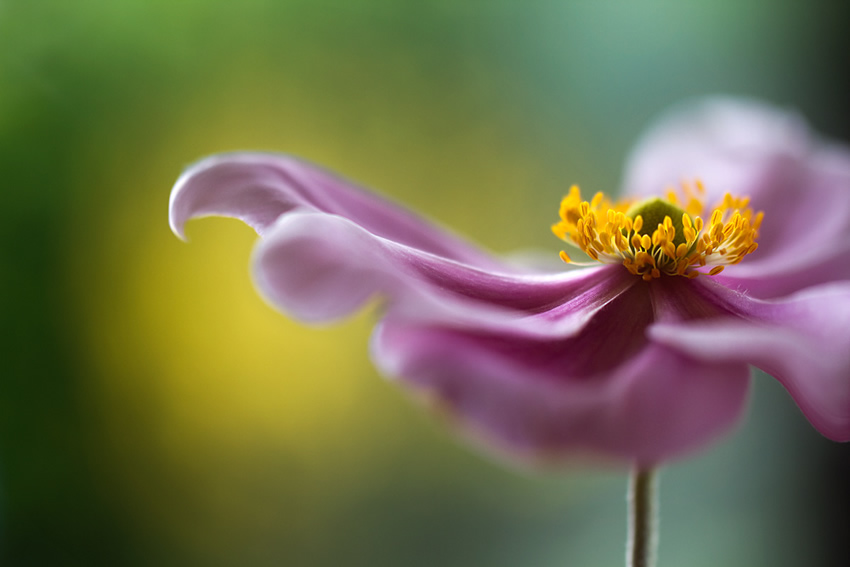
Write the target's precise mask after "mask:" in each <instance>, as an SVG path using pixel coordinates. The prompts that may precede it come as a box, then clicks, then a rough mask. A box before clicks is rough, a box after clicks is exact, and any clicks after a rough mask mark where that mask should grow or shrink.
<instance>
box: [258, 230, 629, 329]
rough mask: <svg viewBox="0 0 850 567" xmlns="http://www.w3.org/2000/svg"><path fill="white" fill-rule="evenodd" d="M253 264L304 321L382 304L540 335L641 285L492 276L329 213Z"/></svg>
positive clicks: (603, 275) (614, 273)
mask: <svg viewBox="0 0 850 567" xmlns="http://www.w3.org/2000/svg"><path fill="white" fill-rule="evenodd" d="M253 264H254V277H255V280H256V282H257V285H258V287H259V288H260V290H261V292H262V293H263V295H264V296H265V297H266V298H267V299H268V300H269V302H270V303H272V304H273V305H275V306H277V307H278V308H280V309H281V310H283V311H284V312H286V313H289V314H291V315H293V316H295V317H296V318H298V319H301V320H304V321H308V322H314V323H321V322H327V321H333V320H336V319H339V318H341V317H344V316H346V315H348V314H350V313H352V312H353V311H354V310H356V309H358V308H359V307H361V306H362V305H363V304H364V303H365V302H366V301H368V300H369V299H370V298H372V297H376V296H377V297H381V298H382V299H385V300H386V309H387V311H388V312H399V313H400V312H404V313H405V314H406V315H407V316H417V317H419V318H420V319H422V320H426V319H427V320H434V319H440V320H442V321H454V322H455V323H458V322H461V321H467V322H469V324H472V325H476V326H482V325H485V324H490V325H493V326H494V328H495V327H496V326H503V327H506V328H511V329H525V330H526V332H528V333H532V334H540V333H552V332H556V333H561V334H564V333H565V334H570V333H572V332H574V331H575V329H578V328H580V327H581V326H582V325H583V324H584V322H585V320H586V318H587V317H589V314H592V313H593V311H594V309H596V308H598V307H600V306H602V305H604V304H605V303H606V302H607V301H610V300H611V299H612V298H613V297H615V296H616V295H618V294H619V293H621V292H622V290H624V289H626V288H628V287H629V286H631V285H633V284H634V282H635V278H634V277H630V274H628V273H627V272H626V271H625V270H622V269H619V268H618V267H617V266H608V267H601V268H597V269H592V270H582V271H573V272H564V273H561V274H556V275H550V276H544V275H516V274H506V273H498V272H488V271H486V270H481V269H479V268H476V267H474V266H469V265H467V264H463V263H460V262H457V261H454V260H450V259H447V258H444V257H441V256H437V255H435V254H430V253H428V252H424V251H422V250H420V249H417V248H414V247H411V246H407V245H405V244H402V243H399V242H395V241H392V240H389V239H386V238H382V237H380V236H376V235H375V234H372V233H371V232H369V231H367V230H366V229H364V228H363V227H361V226H359V225H357V224H355V223H354V222H352V221H350V220H348V219H344V218H342V217H338V216H335V215H326V214H322V213H290V214H289V215H286V216H284V217H283V218H281V219H280V220H279V221H278V222H277V223H276V224H275V225H274V226H273V227H271V228H270V229H269V230H268V231H267V232H266V235H265V237H264V238H263V239H262V240H261V241H260V242H259V244H258V246H257V248H256V250H255V254H254V263H253Z"/></svg>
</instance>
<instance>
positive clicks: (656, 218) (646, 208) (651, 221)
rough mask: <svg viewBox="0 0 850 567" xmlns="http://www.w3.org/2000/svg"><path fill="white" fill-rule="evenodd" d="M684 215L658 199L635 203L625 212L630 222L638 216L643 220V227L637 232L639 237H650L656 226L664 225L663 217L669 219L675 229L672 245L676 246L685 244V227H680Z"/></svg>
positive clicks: (675, 207)
mask: <svg viewBox="0 0 850 567" xmlns="http://www.w3.org/2000/svg"><path fill="white" fill-rule="evenodd" d="M684 214H685V211H683V210H682V209H680V208H679V207H677V206H676V205H674V204H672V203H670V202H669V201H665V200H664V199H659V198H658V197H652V198H650V199H646V200H644V201H641V202H639V203H635V204H634V205H633V206H632V208H630V209H629V210H628V211H626V216H627V217H629V218H631V219H632V220H634V219H635V217H637V216H638V215H640V216H641V217H642V218H643V227H641V229H640V231H639V234H641V235H643V234H648V235H649V236H652V233H653V232H655V229H657V228H658V225H659V224H663V223H664V217H670V220H671V221H673V227H674V228H675V229H676V236H675V237H674V238H673V244H675V245H676V246H678V245H679V244H683V243H684V242H685V227H684V226H683V225H682V215H684Z"/></svg>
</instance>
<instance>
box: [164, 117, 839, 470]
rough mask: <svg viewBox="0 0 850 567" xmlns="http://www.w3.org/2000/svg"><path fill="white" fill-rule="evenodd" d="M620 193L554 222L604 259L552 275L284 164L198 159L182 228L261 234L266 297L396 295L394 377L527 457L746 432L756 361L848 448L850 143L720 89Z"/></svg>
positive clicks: (272, 158)
mask: <svg viewBox="0 0 850 567" xmlns="http://www.w3.org/2000/svg"><path fill="white" fill-rule="evenodd" d="M695 179H701V180H702V181H703V182H704V184H703V182H695V181H694V182H693V183H692V184H687V183H686V184H685V185H682V186H681V189H680V190H679V191H676V190H670V189H669V188H670V187H675V186H677V185H678V184H680V183H681V182H682V180H686V181H687V180H695ZM625 195H626V198H625V200H624V201H622V202H618V203H613V202H611V201H609V200H607V199H606V198H605V196H604V195H602V194H601V193H600V194H596V195H595V196H594V197H593V198H592V199H591V200H589V201H585V200H583V199H582V197H581V193H580V191H579V190H578V189H577V188H573V189H571V190H570V192H569V193H568V194H567V196H566V197H565V198H564V200H563V201H562V203H561V208H560V221H559V222H558V223H557V224H555V225H554V226H553V228H552V230H553V232H554V233H555V234H556V235H557V236H558V237H560V238H562V239H563V240H564V241H566V243H567V244H568V246H570V247H572V248H575V249H577V250H579V251H581V252H583V253H584V254H586V255H587V256H588V257H589V258H590V259H591V260H592V261H591V262H589V263H590V264H593V266H591V267H587V268H585V269H582V270H565V271H562V272H558V273H546V274H542V273H539V272H533V271H530V270H529V271H523V270H520V269H518V268H516V267H515V266H513V265H511V264H509V263H507V262H505V261H503V260H501V259H499V258H497V257H494V256H492V255H490V254H488V253H486V252H484V251H482V250H480V249H478V248H476V247H475V246H473V245H471V244H469V243H467V242H465V241H463V240H462V239H460V238H458V237H456V236H454V235H451V234H449V233H446V232H445V231H443V230H440V229H438V228H436V227H434V226H432V225H431V224H429V223H428V222H426V221H424V220H423V219H421V218H419V217H417V216H415V215H414V214H412V213H410V212H408V211H406V210H404V209H403V208H401V207H399V206H397V205H394V204H392V203H389V202H387V201H386V200H384V199H381V198H379V197H377V196H376V195H374V194H371V193H369V192H366V191H363V190H361V189H359V188H357V187H355V186H353V185H352V184H350V183H349V182H347V181H344V180H342V179H340V178H338V177H336V176H334V175H332V174H330V173H328V172H326V171H324V170H322V169H320V168H317V167H316V166H313V165H310V164H308V163H307V162H304V161H301V160H298V159H296V158H293V157H289V156H282V155H267V154H249V153H244V154H230V155H222V156H215V157H212V158H208V159H206V160H204V161H202V162H200V163H198V164H196V165H194V166H192V167H191V168H190V169H189V170H187V171H186V172H185V173H184V174H183V176H182V177H181V178H180V179H179V180H178V182H177V184H176V185H175V187H174V190H173V192H172V195H171V203H170V221H171V226H172V229H173V230H174V232H175V233H176V234H178V235H179V236H181V237H182V235H183V226H184V223H185V222H186V221H187V220H188V219H190V218H193V217H199V216H207V215H224V216H231V217H236V218H240V219H242V220H243V221H245V222H247V223H248V224H250V225H251V226H253V227H254V228H255V229H256V230H257V232H258V233H259V234H260V235H261V239H260V241H259V243H258V245H257V248H256V251H255V254H254V262H253V265H254V268H253V269H254V278H255V281H256V283H257V286H258V288H259V289H260V291H261V293H262V294H263V295H264V296H265V297H266V298H267V299H268V301H269V302H270V303H271V304H273V305H274V306H276V307H277V308H279V309H280V310H282V311H283V312H285V313H287V314H289V315H291V316H293V317H296V318H298V319H301V320H303V321H307V322H311V323H322V322H330V321H334V320H337V319H339V318H341V317H344V316H346V315H349V314H351V313H352V312H353V311H355V310H357V309H358V308H359V307H361V306H362V305H363V304H364V303H365V302H367V301H368V300H369V299H370V298H373V297H375V296H378V297H380V298H381V299H382V301H383V302H384V306H385V308H384V310H383V311H382V319H381V321H380V322H379V324H378V326H377V328H376V331H375V334H374V337H373V340H372V345H371V348H372V356H373V359H374V361H375V364H376V365H377V366H378V367H379V369H381V371H382V372H383V373H385V374H386V375H388V376H390V377H394V378H397V379H398V380H399V381H401V382H402V383H404V384H405V385H406V386H408V387H409V388H410V389H412V390H413V391H414V392H416V393H418V394H419V398H421V399H425V400H430V401H432V402H434V403H436V404H437V405H439V406H440V407H441V408H444V409H447V410H448V413H449V414H451V415H452V416H454V417H455V418H456V420H455V421H456V422H457V424H458V425H459V427H460V429H461V430H462V431H463V432H465V433H467V434H468V435H470V436H471V437H473V438H475V439H478V440H483V441H484V442H485V444H486V445H487V446H488V447H491V448H492V447H495V448H497V449H502V450H504V451H507V453H508V454H510V455H513V456H518V457H520V458H524V459H547V460H549V459H558V458H563V457H569V456H573V455H577V454H579V455H582V454H589V455H596V456H602V457H608V458H613V459H615V460H619V461H623V462H629V463H636V464H639V465H653V464H657V463H658V462H660V461H662V460H665V459H669V458H672V457H675V456H677V455H680V454H681V453H683V452H685V451H689V450H693V449H695V448H696V447H699V446H700V445H702V444H704V443H706V442H709V441H711V440H713V439H715V438H716V437H717V436H719V435H720V434H721V433H722V432H723V431H725V430H727V429H729V428H730V427H731V426H732V425H734V424H735V423H736V422H737V420H738V419H739V417H740V416H741V415H742V412H743V409H744V407H745V403H746V399H747V393H748V390H749V365H754V366H757V367H759V368H762V369H763V370H765V371H766V372H768V373H769V374H771V375H773V376H774V377H775V378H776V379H778V380H779V381H780V382H781V383H782V384H783V385H784V386H785V388H786V389H787V390H788V391H789V393H790V394H791V396H792V397H793V398H794V399H795V401H796V402H797V404H798V405H799V407H800V408H801V410H802V411H803V413H804V414H805V415H806V417H808V419H809V420H810V421H811V423H812V424H813V425H814V426H815V427H816V428H817V429H818V430H819V431H821V432H822V433H823V434H824V435H826V436H827V437H829V438H831V439H835V440H840V441H847V440H850V333H849V332H848V330H850V281H848V280H850V151H848V150H847V149H846V148H844V147H838V146H835V145H825V144H815V143H812V142H811V141H810V140H809V137H808V132H807V129H806V127H805V125H804V124H803V123H802V122H801V121H800V120H799V119H797V118H796V117H794V116H792V115H788V114H784V113H782V112H780V111H778V110H775V109H772V108H768V107H764V106H760V105H757V104H755V103H750V102H741V101H732V100H712V101H708V102H704V103H702V104H700V105H697V106H696V107H691V108H688V109H686V110H683V111H679V112H678V113H675V114H673V115H672V116H670V117H668V118H667V119H666V120H664V121H662V122H661V123H660V125H659V126H657V127H656V128H655V129H653V130H651V131H650V132H649V133H648V135H647V136H646V137H645V138H644V140H643V141H642V142H641V144H640V145H639V146H638V148H637V150H636V151H635V153H634V154H633V156H632V159H631V160H630V162H629V165H628V167H627V172H626V180H625ZM733 195H734V196H733ZM756 249H758V250H756ZM561 257H562V258H563V259H564V260H565V261H567V262H570V263H572V262H573V260H572V257H571V256H570V255H569V254H568V253H566V252H562V254H561ZM597 262H598V264H597ZM724 267H725V270H724ZM721 270H723V273H720V272H721ZM697 276H700V277H697Z"/></svg>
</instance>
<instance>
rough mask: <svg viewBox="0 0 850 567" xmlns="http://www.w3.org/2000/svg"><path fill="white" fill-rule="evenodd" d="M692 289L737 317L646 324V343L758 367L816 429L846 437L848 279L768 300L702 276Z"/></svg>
mask: <svg viewBox="0 0 850 567" xmlns="http://www.w3.org/2000/svg"><path fill="white" fill-rule="evenodd" d="M697 281H699V280H697ZM694 283H697V282H694ZM697 287H698V288H701V291H702V293H704V294H705V297H706V299H707V300H708V301H712V302H714V303H715V304H717V305H722V306H724V307H725V308H727V309H729V310H730V312H732V313H735V314H736V315H737V316H730V317H725V318H716V319H712V320H697V321H686V322H679V323H659V324H656V325H654V326H653V327H652V328H651V329H650V336H651V338H652V340H653V341H656V342H659V343H662V344H664V345H667V346H669V347H671V348H675V349H676V350H679V351H680V352H682V353H684V354H686V355H688V356H691V357H694V358H697V359H699V360H702V361H705V362H709V361H710V362H717V363H730V364H735V363H750V364H753V365H754V366H757V367H759V368H761V369H762V370H764V371H765V372H767V373H769V374H771V375H773V376H774V377H776V378H777V379H778V380H779V381H780V382H781V383H782V384H783V385H784V386H785V388H786V389H787V390H788V392H789V393H790V394H791V396H792V397H793V398H794V400H795V401H796V402H797V405H798V406H799V407H800V409H801V410H802V411H803V413H804V414H805V415H806V417H807V418H808V419H809V421H810V422H811V423H812V425H814V426H815V428H817V429H818V430H819V431H820V432H821V433H823V434H824V435H825V436H827V437H829V438H830V439H834V440H836V441H849V440H850V333H848V329H850V284H848V283H835V284H830V285H825V286H820V287H817V288H811V289H809V290H806V291H804V292H801V293H798V294H796V295H794V296H791V297H788V298H786V299H782V300H773V301H762V300H758V299H754V298H751V297H747V296H746V295H743V294H740V293H736V292H734V291H731V290H729V289H726V288H724V287H723V286H721V285H719V284H716V283H712V282H707V281H702V282H699V283H698V286H697Z"/></svg>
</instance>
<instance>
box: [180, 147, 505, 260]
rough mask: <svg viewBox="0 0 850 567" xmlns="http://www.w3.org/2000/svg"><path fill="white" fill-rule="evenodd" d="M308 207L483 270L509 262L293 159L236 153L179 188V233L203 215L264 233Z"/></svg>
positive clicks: (196, 169)
mask: <svg viewBox="0 0 850 567" xmlns="http://www.w3.org/2000/svg"><path fill="white" fill-rule="evenodd" d="M293 210H306V211H316V212H323V213H327V214H333V215H339V216H342V217H345V218H347V219H350V220H352V221H353V222H355V223H357V224H359V225H360V226H362V227H364V228H365V229H366V230H368V231H370V232H372V233H373V234H376V235H378V236H382V237H384V238H387V239H389V240H393V241H396V242H400V243H402V244H406V245H408V246H411V247H413V248H418V249H419V250H423V251H426V252H430V253H432V254H436V255H438V256H442V257H445V258H450V259H453V260H457V261H460V262H464V263H467V264H471V265H474V266H479V267H482V268H499V269H502V270H508V268H507V266H506V264H504V263H502V262H501V261H499V260H498V259H497V258H495V257H493V256H491V255H489V254H487V253H485V252H484V251H482V250H479V249H477V248H476V247H474V246H472V245H471V244H469V243H468V242H466V241H465V240H463V239H461V238H458V237H456V236H454V235H451V234H449V233H448V232H447V231H445V230H442V229H439V228H437V227H435V226H434V225H432V224H430V223H428V222H427V221H425V220H423V219H422V218H420V217H418V216H416V215H415V214H413V213H411V212H410V211H408V210H406V209H404V208H402V207H400V206H398V205H395V204H393V203H391V202H389V201H388V200H386V199H382V198H380V197H378V196H377V195H375V194H374V193H370V192H367V191H364V190H363V189H361V188H360V187H357V186H356V185H354V184H352V183H351V182H349V181H346V180H343V179H341V178H339V177H337V176H335V175H334V174H332V173H330V172H328V171H326V170H324V169H322V168H320V167H318V166H316V165H313V164H310V163H308V162H306V161H303V160H300V159H297V158H295V157H292V156H287V155H279V154H263V153H234V154H222V155H217V156H212V157H209V158H206V159H204V160H201V161H200V162H198V163H196V164H194V165H193V166H191V167H189V168H188V169H187V170H186V171H185V172H184V173H183V175H181V176H180V178H179V179H178V180H177V183H176V184H175V186H174V189H173V190H172V192H171V200H170V203H169V222H170V224H171V230H172V231H174V233H175V234H176V235H177V236H179V237H180V238H185V236H184V232H183V227H184V224H185V223H186V221H187V220H189V219H192V218H196V217H203V216H212V215H219V216H227V217H234V218H238V219H241V220H242V221H244V222H246V223H247V224H249V225H251V226H252V227H253V228H254V229H255V230H256V231H257V232H258V233H260V234H264V232H265V231H266V230H267V229H268V228H269V227H271V226H272V225H273V224H274V223H275V222H276V221H277V220H278V218H280V217H281V216H282V215H284V214H285V213H287V212H290V211H293Z"/></svg>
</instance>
